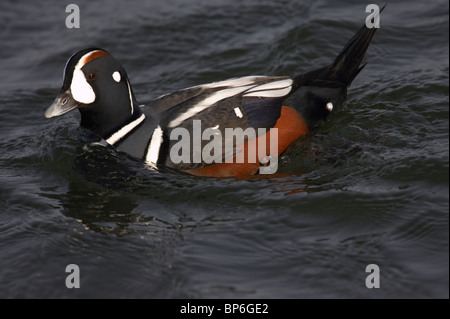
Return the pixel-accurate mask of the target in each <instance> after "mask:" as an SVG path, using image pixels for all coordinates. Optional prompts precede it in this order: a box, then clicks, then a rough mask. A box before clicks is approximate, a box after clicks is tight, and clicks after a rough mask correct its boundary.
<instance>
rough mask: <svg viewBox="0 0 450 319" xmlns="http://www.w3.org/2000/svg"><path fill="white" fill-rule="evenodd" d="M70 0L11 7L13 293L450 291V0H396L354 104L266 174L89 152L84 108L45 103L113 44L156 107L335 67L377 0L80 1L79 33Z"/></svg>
mask: <svg viewBox="0 0 450 319" xmlns="http://www.w3.org/2000/svg"><path fill="white" fill-rule="evenodd" d="M69 3H70V2H65V1H56V0H55V1H46V2H41V1H2V2H1V3H0V48H1V49H0V77H1V80H0V132H1V140H0V297H2V298H17V297H18V298H23V297H25V298H61V297H62V298H67V297H69V298H70V297H86V298H91V297H112V298H123V297H124V298H185V297H188V298H311V297H327V298H355V297H356V298H396V297H401V298H404V297H413V298H443V297H446V298H448V296H449V245H448V243H449V223H448V215H449V195H448V192H449V99H448V97H449V85H448V84H449V79H448V75H449V46H448V27H449V22H448V14H449V4H448V1H438V0H435V1H418V0H416V1H396V2H395V3H390V4H389V5H388V7H387V8H386V10H385V11H384V12H383V13H382V24H381V28H380V30H379V31H378V32H377V34H376V35H375V38H374V41H373V43H372V45H371V47H370V48H369V50H368V53H367V55H366V60H367V61H368V62H369V64H368V65H367V67H366V68H365V69H364V71H363V72H362V73H361V74H360V75H359V76H358V78H357V79H356V80H355V82H354V83H353V85H352V87H351V89H350V91H349V97H348V101H347V108H346V110H344V111H342V112H341V113H338V114H335V115H334V116H332V118H331V119H330V120H329V121H328V122H327V123H326V125H325V126H323V127H322V128H320V129H319V130H317V131H315V132H314V134H313V135H312V136H311V137H310V138H308V139H303V140H302V141H300V142H299V143H298V144H297V145H295V146H294V147H293V148H292V149H291V150H290V151H289V152H288V153H287V154H286V155H285V156H284V157H283V159H282V165H281V168H280V172H281V173H286V174H284V175H282V176H278V177H272V178H267V179H249V180H236V179H221V180H220V179H208V178H196V177H192V176H186V175H182V174H178V173H172V172H154V171H150V170H147V169H146V168H145V167H144V165H142V164H141V163H139V162H135V161H133V160H130V159H127V158H123V157H120V156H117V155H115V154H113V153H111V152H110V151H108V150H106V149H102V148H100V147H99V148H95V147H91V148H89V149H83V145H84V142H83V138H85V137H86V132H84V131H83V130H81V129H80V128H79V127H78V121H79V115H78V114H77V113H76V112H73V113H70V114H67V115H66V116H63V117H60V118H57V119H52V120H46V119H45V118H44V116H43V115H44V114H43V113H44V111H45V109H46V107H47V106H48V105H49V104H50V103H51V102H52V101H53V99H54V97H55V96H56V94H57V92H58V91H59V88H60V85H61V83H62V79H61V76H62V72H63V67H64V64H65V62H66V60H67V58H68V57H69V56H70V55H71V54H72V53H74V52H75V51H77V50H79V49H81V48H85V47H89V46H99V47H102V48H105V49H107V50H109V51H110V52H111V53H112V54H113V55H114V56H115V57H116V58H117V59H118V60H119V61H121V62H122V64H123V65H124V67H125V69H126V70H127V71H128V75H129V77H130V79H131V82H132V84H133V86H134V90H135V93H136V96H137V98H138V101H140V102H145V101H147V100H149V99H151V98H153V97H156V96H159V95H161V94H163V93H168V92H171V91H173V90H176V89H180V88H183V87H187V86H192V85H197V84H201V83H206V82H211V81H218V80H223V79H226V78H229V77H235V76H244V75H253V74H266V75H291V74H298V73H299V72H305V71H309V70H311V69H314V68H317V67H321V66H324V65H326V64H327V63H329V62H331V60H332V59H333V58H334V57H335V55H336V54H337V53H338V52H339V50H341V48H342V47H343V45H344V44H345V42H346V41H347V40H348V39H349V38H350V37H351V36H352V35H353V33H354V32H355V31H356V30H357V29H358V28H359V27H360V26H361V25H362V24H363V23H364V21H365V17H366V15H367V13H365V6H366V4H361V3H359V4H358V3H357V2H352V1H303V2H302V1H297V0H285V1H265V0H248V1H234V0H227V1H217V0H214V1H200V0H198V1H185V0H166V1H147V2H146V3H145V4H143V3H141V1H126V2H125V1H124V2H121V3H115V4H113V3H111V2H109V1H95V2H91V1H89V2H85V1H78V2H76V3H77V4H78V5H79V6H80V10H81V28H80V29H67V28H66V27H65V19H66V17H67V15H68V13H66V12H65V7H66V5H67V4H69ZM68 264H77V265H78V266H79V268H80V274H81V288H80V289H68V288H66V286H65V279H66V276H67V275H68V273H65V268H66V266H67V265H68ZM368 264H377V265H378V266H379V268H380V276H381V282H380V283H381V287H380V288H379V289H368V288H366V285H365V280H366V276H367V275H368V273H366V272H365V269H366V266H367V265H368Z"/></svg>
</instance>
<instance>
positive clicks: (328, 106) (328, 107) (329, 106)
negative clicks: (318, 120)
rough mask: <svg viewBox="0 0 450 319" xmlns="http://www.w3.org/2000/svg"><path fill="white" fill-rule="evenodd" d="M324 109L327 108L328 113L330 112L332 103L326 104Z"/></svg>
mask: <svg viewBox="0 0 450 319" xmlns="http://www.w3.org/2000/svg"><path fill="white" fill-rule="evenodd" d="M326 108H327V110H328V111H330V112H331V111H332V110H333V103H331V102H328V103H327V106H326Z"/></svg>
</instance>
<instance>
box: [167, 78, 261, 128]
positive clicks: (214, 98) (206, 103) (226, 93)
mask: <svg viewBox="0 0 450 319" xmlns="http://www.w3.org/2000/svg"><path fill="white" fill-rule="evenodd" d="M251 87H252V85H249V86H241V87H237V88H231V89H224V90H220V91H217V92H215V93H213V94H211V95H210V96H208V97H207V98H206V99H204V100H203V101H201V102H199V103H197V104H196V105H195V106H193V107H191V108H190V109H189V110H187V111H186V112H184V113H182V114H181V115H179V116H178V117H177V118H175V119H174V120H172V121H170V123H169V125H168V127H176V126H178V125H180V124H181V123H183V122H184V121H185V120H187V119H188V118H190V117H193V116H194V115H196V114H198V113H200V112H201V111H203V110H205V109H207V108H208V107H210V106H211V105H214V104H215V103H217V102H219V101H220V100H223V99H226V98H229V97H232V96H234V95H236V94H239V93H242V92H244V91H246V90H248V89H249V88H251Z"/></svg>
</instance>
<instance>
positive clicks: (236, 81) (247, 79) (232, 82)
mask: <svg viewBox="0 0 450 319" xmlns="http://www.w3.org/2000/svg"><path fill="white" fill-rule="evenodd" d="M263 77H264V76H262V75H251V76H244V77H241V78H232V79H228V80H225V81H219V82H213V83H209V84H203V85H198V86H195V87H203V88H205V89H212V88H218V87H232V88H235V87H240V86H247V85H251V84H255V81H256V80H257V79H259V78H263Z"/></svg>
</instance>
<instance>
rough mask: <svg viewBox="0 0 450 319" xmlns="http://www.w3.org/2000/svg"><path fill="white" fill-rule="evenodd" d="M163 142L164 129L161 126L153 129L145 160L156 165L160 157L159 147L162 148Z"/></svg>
mask: <svg viewBox="0 0 450 319" xmlns="http://www.w3.org/2000/svg"><path fill="white" fill-rule="evenodd" d="M162 142H163V131H162V129H161V126H159V125H158V127H157V128H156V129H155V130H154V131H153V134H152V140H151V141H150V145H149V146H148V150H147V155H146V157H145V161H146V162H147V164H149V165H151V166H155V165H156V163H157V162H158V158H159V149H160V148H161V143H162Z"/></svg>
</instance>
